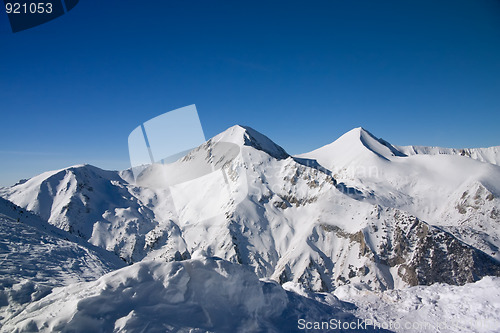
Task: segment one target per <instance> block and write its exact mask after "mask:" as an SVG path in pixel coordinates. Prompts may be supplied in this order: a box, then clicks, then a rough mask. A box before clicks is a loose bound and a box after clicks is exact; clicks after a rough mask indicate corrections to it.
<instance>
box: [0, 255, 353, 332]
mask: <svg viewBox="0 0 500 333" xmlns="http://www.w3.org/2000/svg"><path fill="white" fill-rule="evenodd" d="M327 301H329V302H330V304H327V303H326V301H323V302H319V301H317V300H312V299H309V298H307V297H304V296H300V295H298V294H294V293H290V292H287V291H285V290H284V289H283V288H281V286H279V285H278V284H277V283H275V282H271V281H259V279H258V278H257V277H256V276H255V275H254V274H253V272H252V271H251V270H249V269H248V268H246V267H244V266H241V265H236V264H232V263H229V262H227V261H223V260H220V259H217V258H203V259H193V260H186V261H182V262H172V263H166V262H163V261H142V262H140V263H137V264H134V265H132V266H130V267H126V268H123V269H121V270H117V271H115V272H112V273H109V274H107V275H104V276H103V277H101V278H100V279H99V280H97V281H94V282H85V283H79V284H73V285H71V286H68V287H65V288H58V289H56V290H54V292H53V293H52V294H51V295H49V296H47V297H45V298H43V299H41V300H38V301H36V302H33V303H32V304H31V305H29V306H28V307H27V308H26V309H25V310H24V311H23V312H22V313H20V314H19V315H17V316H16V317H15V318H13V319H11V320H10V322H9V323H8V324H7V325H6V326H5V329H7V330H9V331H13V332H28V331H29V332H38V331H41V332H58V331H64V332H73V331H74V332H90V331H92V332H146V331H147V332H165V331H168V332H171V331H175V332H177V331H182V332H188V331H190V330H195V331H196V332H212V331H217V332H283V331H287V332H294V331H298V329H297V321H298V319H299V318H302V319H308V320H329V318H343V319H345V320H347V319H350V320H355V319H356V318H355V317H354V316H352V315H350V314H347V313H344V312H343V309H342V308H338V307H339V306H340V305H341V303H340V302H338V301H337V300H336V299H335V297H334V296H330V297H328V298H327Z"/></svg>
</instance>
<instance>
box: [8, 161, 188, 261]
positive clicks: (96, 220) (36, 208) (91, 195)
mask: <svg viewBox="0 0 500 333" xmlns="http://www.w3.org/2000/svg"><path fill="white" fill-rule="evenodd" d="M0 196H2V197H4V198H6V199H8V200H10V201H12V202H14V203H15V204H17V205H19V206H21V207H23V208H25V209H27V210H29V211H31V212H33V213H35V214H37V215H38V216H40V217H41V218H42V219H43V220H46V221H48V222H49V223H50V224H52V225H54V226H55V227H57V228H59V229H61V230H65V231H67V232H69V233H70V234H74V235H77V236H79V237H81V238H82V239H84V240H85V241H89V242H90V243H92V244H94V245H96V246H99V247H102V248H104V249H106V250H108V251H111V252H114V253H115V254H116V255H118V256H119V257H121V258H122V259H123V260H125V261H127V262H132V261H138V260H141V259H142V258H144V256H145V255H146V254H147V253H148V252H149V251H150V250H151V248H152V247H154V246H155V245H158V244H159V243H161V245H165V244H166V243H167V242H168V240H167V238H168V236H169V234H170V235H171V234H173V236H172V237H173V238H175V234H176V229H175V227H172V223H171V221H170V220H169V219H168V217H166V218H165V219H163V220H161V221H158V219H156V216H155V214H154V213H153V211H152V210H151V208H152V206H153V205H154V202H155V198H157V197H158V196H160V197H164V196H167V197H168V196H169V193H168V192H167V193H164V192H162V191H158V192H157V193H151V192H150V191H149V190H148V189H142V188H136V187H134V186H129V184H127V182H125V181H124V180H123V179H122V178H121V177H120V176H119V173H118V172H115V171H105V170H101V169H99V168H96V167H93V166H91V165H79V166H73V167H69V168H66V169H62V170H56V171H51V172H46V173H43V174H41V175H39V176H36V177H33V178H31V179H29V180H28V181H26V182H24V183H22V184H18V185H15V186H12V187H10V188H7V189H0ZM137 197H140V198H141V199H144V200H145V202H141V201H140V199H138V198H137ZM162 201H164V202H169V201H168V199H166V200H162ZM167 229H168V232H167ZM172 241H175V239H174V240H172ZM179 248H180V249H181V250H182V245H180V246H179ZM182 252H183V251H182ZM168 255H170V254H168ZM175 255H176V253H172V254H171V257H174V256H175Z"/></svg>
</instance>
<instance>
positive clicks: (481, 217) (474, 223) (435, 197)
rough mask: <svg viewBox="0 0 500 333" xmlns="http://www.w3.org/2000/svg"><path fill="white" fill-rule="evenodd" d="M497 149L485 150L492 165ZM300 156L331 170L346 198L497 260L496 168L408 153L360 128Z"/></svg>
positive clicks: (499, 176)
mask: <svg viewBox="0 0 500 333" xmlns="http://www.w3.org/2000/svg"><path fill="white" fill-rule="evenodd" d="M495 149H496V147H493V148H491V149H485V150H484V151H488V152H490V153H491V155H489V156H490V157H491V159H492V160H493V161H494V160H495V159H496V158H498V156H500V155H498V154H496V153H495V151H496V150H495ZM443 151H446V149H444V150H443ZM300 157H302V158H310V159H314V160H317V161H318V162H319V163H320V164H321V165H322V166H323V167H325V168H327V169H329V170H331V171H332V173H333V174H334V177H335V178H336V179H337V180H338V181H339V182H340V183H342V184H344V186H345V187H344V191H345V192H346V193H347V194H349V195H352V196H353V197H356V198H357V199H360V200H364V201H367V202H371V203H373V204H379V205H382V206H384V207H393V208H397V209H400V210H404V211H407V212H410V213H411V214H413V215H415V216H417V217H419V218H420V219H422V220H425V221H426V222H428V223H430V224H434V225H439V226H442V227H445V228H446V229H447V230H449V231H450V232H452V233H453V234H454V235H456V236H457V237H459V238H460V239H462V240H464V241H465V242H468V243H469V244H471V245H473V246H476V247H478V248H480V249H481V250H483V251H485V252H487V253H489V254H491V255H493V256H494V257H495V258H497V259H500V253H499V250H498V248H499V247H500V229H499V228H498V223H499V222H500V217H499V212H500V199H499V197H500V167H499V166H498V165H496V164H491V163H484V162H481V161H479V160H477V159H473V158H469V157H467V156H461V155H460V154H457V155H453V154H449V155H447V154H438V155H433V154H413V155H411V154H410V151H408V150H407V149H401V147H398V146H393V145H391V144H389V143H387V142H386V141H383V140H380V139H377V138H375V137H374V136H373V135H372V134H370V133H369V132H367V131H366V130H364V129H362V128H357V129H354V130H352V131H350V132H348V133H346V134H345V135H343V136H342V137H341V138H339V139H338V140H336V141H335V142H333V143H332V144H329V145H326V146H324V147H322V148H319V149H317V150H315V151H312V152H310V153H306V154H303V155H300ZM350 189H351V190H350ZM352 189H355V190H352Z"/></svg>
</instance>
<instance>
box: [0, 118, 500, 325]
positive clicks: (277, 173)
mask: <svg viewBox="0 0 500 333" xmlns="http://www.w3.org/2000/svg"><path fill="white" fill-rule="evenodd" d="M499 163H500V146H497V147H491V148H477V149H448V148H439V147H421V146H397V145H393V144H391V143H389V142H387V141H385V140H383V139H380V138H377V137H375V136H374V135H373V134H371V133H370V132H368V131H367V130H365V129H363V128H355V129H353V130H351V131H349V132H347V133H346V134H344V135H343V136H341V137H340V138H339V139H337V140H336V141H334V142H333V143H331V144H329V145H326V146H324V147H321V148H319V149H317V150H314V151H312V152H309V153H305V154H301V155H297V156H290V155H289V154H288V153H287V152H286V151H285V150H284V149H283V148H282V147H280V146H279V145H277V144H276V143H274V142H273V141H272V140H271V139H269V138H268V137H266V136H265V135H263V134H261V133H259V132H257V131H255V130H254V129H252V128H249V127H244V126H233V127H231V128H229V129H228V130H226V131H224V132H223V133H221V134H219V135H217V136H215V137H213V138H211V139H210V140H208V141H207V142H205V143H204V144H203V145H201V146H199V147H197V148H196V149H194V150H192V151H190V152H189V153H188V154H187V155H186V156H184V157H182V158H181V159H179V160H177V161H176V162H174V163H171V164H167V165H162V164H155V165H150V166H145V168H144V170H142V171H141V173H140V175H139V176H138V177H134V172H133V170H132V169H129V170H124V171H105V170H101V169H99V168H97V167H94V166H91V165H78V166H72V167H68V168H65V169H61V170H56V171H49V172H45V173H43V174H41V175H38V176H36V177H33V178H31V179H29V180H26V181H22V182H19V183H18V184H16V185H14V186H11V187H8V188H1V189H0V197H1V198H3V199H1V200H0V213H1V215H0V222H1V223H2V224H1V225H2V229H1V230H0V232H1V233H2V234H3V238H2V239H4V241H3V243H2V253H1V254H0V255H2V256H5V258H6V259H4V261H3V262H2V267H3V269H2V272H1V273H2V276H1V282H2V285H1V286H0V287H1V288H2V290H1V294H0V306H1V308H0V315H1V316H2V317H3V319H0V320H1V322H2V323H3V324H5V325H7V326H6V327H9V329H10V328H12V329H18V330H19V331H30V330H31V331H33V330H35V331H36V330H41V331H43V330H44V329H47V330H57V329H59V330H62V331H64V329H62V327H63V326H64V325H63V324H64V323H66V324H68V325H70V324H71V325H70V326H65V327H78V325H91V324H92V323H91V319H89V318H93V319H92V320H97V319H95V318H97V317H99V312H103V311H104V312H106V311H108V310H103V309H102V310H101V311H97V310H96V311H90V310H89V308H87V307H85V304H87V303H88V302H90V301H89V300H90V299H93V300H94V302H97V301H98V300H102V301H103V302H109V303H110V304H112V305H110V307H111V308H112V309H116V311H117V312H116V313H117V314H118V313H120V315H119V316H118V317H116V316H114V315H111V314H110V322H109V323H106V324H104V323H103V322H102V320H101V322H100V324H96V323H97V322H94V324H95V325H96V326H95V327H101V328H103V330H102V331H106V332H107V331H113V330H114V331H123V332H127V331H135V330H137V331H139V328H141V327H142V328H144V325H145V323H146V322H148V320H149V322H151V321H152V319H151V318H152V317H151V315H152V313H156V312H155V311H160V310H161V309H162V308H161V307H160V308H158V306H160V305H162V304H163V303H162V302H161V301H155V302H154V304H152V305H151V304H150V305H149V306H151V307H152V308H154V309H155V310H154V311H153V310H152V311H153V312H152V313H150V314H149V315H146V314H144V313H143V312H144V311H145V310H144V307H137V309H136V308H134V307H123V305H122V304H118V303H117V302H112V301H110V299H111V298H110V297H111V296H112V295H115V294H118V291H119V293H120V294H121V293H123V292H125V291H124V290H125V289H126V287H125V284H126V282H123V281H133V288H135V289H137V290H138V291H137V292H138V293H141V295H142V296H141V297H143V298H148V297H149V296H148V297H146V295H150V293H151V290H153V289H151V288H158V290H159V291H158V292H159V293H163V294H164V297H166V298H169V297H173V298H174V299H175V298H176V297H178V298H179V299H180V301H178V302H177V301H176V302H173V303H169V304H170V305H168V304H167V305H168V306H167V305H165V304H163V305H162V306H166V307H167V308H168V307H169V306H170V307H171V306H172V304H180V305H182V306H181V309H183V310H182V311H184V312H182V311H181V310H179V309H177V310H176V311H181V312H182V313H181V314H179V315H178V317H176V318H184V319H179V320H177V319H172V318H171V319H168V318H167V319H166V320H165V321H164V322H158V325H159V326H158V325H156V326H155V325H153V324H151V327H150V329H151V330H152V331H155V330H157V331H161V330H162V329H164V328H165V327H171V330H173V331H179V330H182V329H185V330H186V331H188V330H187V328H188V327H190V329H191V328H197V329H200V330H201V331H210V330H215V331H230V327H232V326H234V325H236V324H235V322H233V321H230V322H226V321H224V320H223V319H221V318H219V317H220V316H221V312H220V311H219V310H215V309H212V308H210V307H207V306H203V304H204V303H203V302H206V298H207V297H209V298H217V297H218V296H217V295H216V294H217V293H215V294H214V291H213V290H212V291H210V292H209V293H208V292H207V291H206V290H208V289H207V288H200V287H199V285H200V284H203V282H202V280H203V279H201V280H200V275H201V276H204V275H206V276H207V279H206V281H212V280H213V281H212V282H213V283H214V284H221V285H226V287H227V288H229V289H228V290H233V293H238V292H243V293H247V294H255V293H256V291H255V290H264V292H261V293H260V294H259V293H257V296H255V297H256V298H255V300H254V301H248V302H247V301H246V300H241V299H236V298H235V297H234V295H233V294H232V293H230V292H226V293H223V294H222V296H220V298H221V299H220V302H221V304H222V303H224V304H226V306H227V304H232V303H231V302H236V303H237V304H239V305H240V306H242V307H244V308H245V310H241V311H240V313H241V318H239V317H237V316H236V314H235V316H236V317H235V318H239V319H240V321H238V320H236V321H238V322H241V320H244V321H246V322H248V323H251V324H249V326H248V327H253V329H251V328H249V329H248V330H247V331H293V328H292V326H293V327H296V321H295V324H294V325H292V326H287V325H288V324H289V323H290V320H291V319H290V318H292V317H293V318H299V317H300V316H301V315H302V316H305V317H308V318H315V317H316V318H318V320H319V319H320V318H327V317H328V316H333V314H335V316H338V317H339V318H340V317H342V318H351V319H353V318H354V319H356V318H358V317H363V316H365V317H366V316H367V313H369V311H368V310H366V311H368V312H364V313H360V312H356V310H352V308H350V307H349V306H350V305H349V304H347V303H345V302H342V300H339V299H338V298H337V297H336V296H335V294H336V293H337V296H339V295H340V294H341V291H342V292H344V291H346V290H351V291H352V290H356V291H364V292H367V293H373V294H374V295H381V294H383V293H393V292H394V291H397V290H417V289H411V288H422V286H431V285H433V286H431V287H427V288H434V286H435V285H440V284H442V285H446V286H448V285H451V286H457V287H456V288H463V287H460V286H464V285H466V286H468V285H475V283H476V284H478V283H483V284H484V283H485V282H483V280H484V279H485V278H486V277H487V276H500V262H499V260H500V252H499V248H500V164H499ZM35 248H36V250H33V249H35ZM165 265H166V266H165ZM125 266H129V267H125ZM181 271H182V272H184V271H185V272H186V273H182V274H180V273H179V274H180V275H179V274H177V273H176V272H181ZM216 273H217V274H216ZM220 275H222V276H226V277H227V276H231V275H234V276H235V278H234V280H232V279H230V278H229V277H228V278H227V279H226V280H223V281H220ZM96 279H98V280H97V281H95V280H96ZM259 279H260V280H259ZM482 279H483V280H482ZM238 280H241V281H247V280H248V281H250V282H248V283H246V284H245V286H246V287H245V288H247V287H248V286H251V287H248V288H250V289H252V288H254V289H252V290H253V291H249V290H250V289H248V288H247V289H248V290H247V289H245V290H246V291H244V290H243V291H242V290H240V289H241V288H243V287H242V286H241V285H240V286H234V284H235V283H236V284H237V281H238ZM479 280H481V281H479ZM120 281H121V282H120ZM151 281H155V282H154V283H153V282H151ZM178 281H181V282H178ZM182 281H197V282H196V285H189V287H185V288H184V291H185V292H187V291H190V292H189V295H190V296H189V297H187V296H186V295H187V294H185V293H184V294H183V295H184V296H182V297H181V296H179V295H177V294H175V293H176V292H179V290H178V289H176V288H180V287H179V286H178V285H177V283H180V284H181V285H182ZM477 281H479V282H477ZM124 283H125V284H124ZM186 283H187V282H186ZM193 283H194V282H193ZM242 283H243V282H242ZM488 283H490V284H495V283H498V280H497V279H496V278H493V280H490V282H488ZM131 285H132V284H131ZM160 285H162V286H163V287H161V286H160ZM499 285H500V284H499ZM62 286H65V287H64V288H65V289H54V288H58V287H62ZM106 286H108V287H109V286H111V287H110V288H111V290H113V292H114V293H115V294H105V293H104V291H103V290H106V288H107V287H106ZM139 286H142V287H139ZM169 286H170V287H169ZM173 286H174V287H175V288H174V287H173ZM419 286H420V287H419ZM103 288H104V289H103ZM231 288H233V289H231ZM283 288H284V289H283ZM346 288H347V289H346ZM409 288H410V289H409ZM181 289H182V288H181ZM19 290H21V291H19ZM175 290H177V291H175ZM186 290H187V291H186ZM201 290H203V291H201ZM267 291H269V292H267ZM193 293H194V294H193ZM174 294H175V295H174ZM47 295H48V296H47ZM68 295H70V296H68ZM106 295H107V296H106ZM176 295H177V296H176ZM193 295H194V296H193ZM351 296H352V292H351ZM68 297H69V298H68ZM127 297H128V296H126V297H125V298H124V299H127V302H129V301H130V300H129V298H127ZM339 297H340V296H339ZM292 298H293V300H292ZM68 299H70V300H72V301H68ZM357 300H358V301H359V298H358V299H357ZM350 301H352V302H354V303H356V302H358V301H355V300H354V298H353V299H351V300H350ZM68 302H69V303H68ZM86 302H87V303H86ZM193 302H194V303H193ZM228 302H229V303H228ZM272 302H278V303H279V304H282V305H280V306H278V305H276V306H275V307H274V308H275V310H276V313H272V311H270V310H263V309H266V308H265V306H270V305H269V304H271V303H272ZM304 302H305V303H307V302H309V303H307V304H309V305H308V306H307V311H306V310H304V306H303V307H302V309H303V310H300V308H301V306H300V304H305V303H304ZM80 303H82V304H80ZM115 303H116V304H115ZM143 303H144V302H143ZM146 303H147V302H146ZM195 303H196V304H198V306H201V308H203V309H205V310H204V311H205V312H203V311H202V312H201V313H203V315H200V314H199V312H197V311H200V310H199V308H196V307H191V306H192V305H193V304H195ZM236 303H235V304H236ZM71 304H73V305H71ZM141 304H142V303H141ZM266 304H267V305H266ZM356 304H357V303H356ZM360 304H361V303H360ZM153 305H154V306H153ZM497 305H498V304H497ZM193 306H194V305H193ZM498 306H499V307H500V305H498ZM223 308H224V307H221V309H223ZM359 308H361V306H359ZM64 309H71V311H70V310H67V311H69V312H65V311H64ZM249 309H250V310H249ZM252 309H253V310H252ZM124 311H125V312H124ZM134 311H135V312H134ZM141 311H142V312H141ZM190 311H191V312H190ZM221 311H222V310H221ZM224 311H226V310H224ZM224 311H222V312H224ZM263 311H264V312H265V313H266V315H265V316H264V315H263V313H264V312H263ZM370 311H372V310H370ZM373 311H375V310H373ZM108 312H110V313H111V312H112V311H108ZM122 312H123V313H122ZM47 313H52V314H54V315H53V316H52V317H50V316H49V318H47V317H46V314H47ZM190 313H195V314H197V315H198V316H199V318H198V317H196V318H198V319H196V320H195V322H199V323H200V324H199V325H195V324H189V325H192V326H189V325H188V324H186V320H185V318H190V315H188V314H190ZM285 314H286V315H285ZM134 316H135V317H134ZM200 316H201V317H200ZM256 316H257V317H258V318H261V317H265V318H267V319H266V320H267V324H262V323H261V322H260V321H256V320H254V319H255V318H256ZM283 316H284V317H283ZM111 317H112V318H111ZM75 318H77V319H78V318H80V319H78V320H77V319H75ZM82 318H83V319H82ZM134 318H135V319H134ZM138 318H140V320H139V319H138ZM148 318H149V319H148ZM251 318H254V319H251ZM279 318H281V319H279ZM283 318H288V319H287V321H284V319H283ZM496 320H497V322H498V323H500V317H499V318H496ZM287 323H288V324H287ZM160 324H161V325H163V326H161V325H160ZM61 325H63V326H61ZM75 325H76V326H75ZM141 325H142V326H141ZM165 325H166V326H165ZM169 325H170V326H169ZM211 325H212V326H211ZM58 327H59V328H58ZM85 327H90V326H85ZM153 327H155V328H154V329H153ZM238 327H239V329H240V330H242V331H245V330H246V329H245V327H247V326H244V325H243V326H241V327H240V326H238ZM248 327H247V328H248ZM280 327H281V328H283V327H288V329H287V330H284V329H283V330H281V329H280ZM127 329H128V330H127ZM67 331H71V330H67ZM97 331H99V330H97ZM163 331H164V330H163Z"/></svg>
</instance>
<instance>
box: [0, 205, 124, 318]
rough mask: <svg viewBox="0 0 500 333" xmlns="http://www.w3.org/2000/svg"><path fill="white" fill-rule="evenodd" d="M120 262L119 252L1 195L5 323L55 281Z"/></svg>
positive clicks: (0, 296)
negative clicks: (63, 228)
mask: <svg viewBox="0 0 500 333" xmlns="http://www.w3.org/2000/svg"><path fill="white" fill-rule="evenodd" d="M120 267H123V262H121V261H120V260H119V259H118V258H117V257H115V256H113V255H111V254H109V253H106V252H105V251H103V250H102V249H100V248H96V247H94V246H92V245H90V244H88V243H85V242H83V241H81V240H78V239H77V238H76V237H74V236H72V235H69V234H67V233H65V232H63V231H61V230H59V229H56V228H54V227H52V226H50V225H49V224H47V223H45V222H43V221H41V220H40V219H39V218H38V217H37V216H34V215H32V214H30V213H28V212H25V211H23V210H22V209H21V208H20V207H17V206H15V205H13V204H11V203H9V202H8V201H6V200H4V199H1V198H0V324H1V323H2V322H4V321H6V320H8V319H9V318H10V317H12V316H13V315H15V314H16V313H18V312H19V311H20V310H22V309H23V308H24V307H25V306H26V305H27V304H28V303H30V302H32V301H36V300H38V299H40V298H42V297H44V296H45V295H47V294H49V293H50V292H51V290H52V288H54V287H58V286H64V285H69V284H71V283H76V282H81V281H91V280H95V279H97V278H99V277H100V276H102V275H103V274H105V273H108V272H110V271H113V270H115V269H117V268H120Z"/></svg>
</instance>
